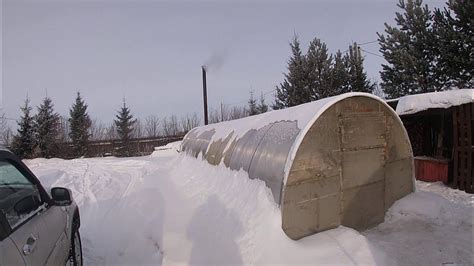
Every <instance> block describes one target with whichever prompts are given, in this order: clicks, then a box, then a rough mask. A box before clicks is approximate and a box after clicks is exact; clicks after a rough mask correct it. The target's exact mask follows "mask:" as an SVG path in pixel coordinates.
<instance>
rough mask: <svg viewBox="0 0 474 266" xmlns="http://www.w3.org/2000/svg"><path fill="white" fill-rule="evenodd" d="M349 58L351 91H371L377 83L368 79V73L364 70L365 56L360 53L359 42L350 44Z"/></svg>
mask: <svg viewBox="0 0 474 266" xmlns="http://www.w3.org/2000/svg"><path fill="white" fill-rule="evenodd" d="M347 60H348V66H349V87H350V91H358V92H368V93H371V92H372V90H373V89H374V87H375V84H374V83H372V82H370V81H369V80H368V79H367V73H365V71H364V58H363V57H362V55H361V53H360V47H359V46H358V45H357V43H354V44H353V45H350V46H349V55H348V57H347Z"/></svg>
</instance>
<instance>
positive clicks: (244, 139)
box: [181, 93, 414, 239]
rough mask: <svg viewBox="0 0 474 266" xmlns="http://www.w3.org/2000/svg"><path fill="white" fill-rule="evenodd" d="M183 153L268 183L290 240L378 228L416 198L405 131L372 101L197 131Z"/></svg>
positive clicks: (348, 100) (301, 109)
mask: <svg viewBox="0 0 474 266" xmlns="http://www.w3.org/2000/svg"><path fill="white" fill-rule="evenodd" d="M181 151H183V152H186V153H187V154H189V155H192V156H194V157H201V158H203V160H206V161H207V162H208V163H210V164H213V165H218V164H223V165H225V166H226V167H228V168H230V169H233V170H239V169H243V170H244V171H246V172H247V173H248V175H249V177H250V178H251V179H254V178H258V179H261V180H263V181H264V182H265V183H266V185H267V186H268V187H269V188H270V189H271V191H272V193H273V197H274V199H275V202H276V203H277V204H279V206H280V208H281V213H282V228H283V230H284V232H285V233H286V234H287V235H288V236H289V237H290V238H292V239H299V238H302V237H304V236H308V235H311V234H313V233H316V232H320V231H324V230H327V229H331V228H334V227H337V226H339V225H344V226H347V227H351V228H354V229H357V230H363V229H366V228H369V227H371V226H374V225H376V224H378V223H380V222H382V221H383V220H384V215H385V212H386V210H387V209H388V208H389V207H390V206H391V205H392V204H393V203H394V202H395V201H396V200H398V199H400V198H402V197H403V196H405V195H407V194H408V193H410V192H412V191H413V190H414V183H413V182H414V181H413V155H412V151H411V146H410V141H409V139H408V137H407V134H406V131H405V128H404V127H403V124H402V123H401V121H400V119H399V117H398V116H397V114H396V113H395V112H394V111H393V110H392V109H391V108H390V107H389V106H388V105H387V104H386V103H385V102H384V101H382V100H381V99H379V98H378V97H376V96H373V95H371V94H366V93H346V94H342V95H339V96H335V97H330V98H325V99H322V100H319V101H315V102H310V103H307V104H302V105H299V106H295V107H291V108H287V109H284V110H277V111H272V112H268V113H264V114H261V115H256V116H252V117H247V118H243V119H239V120H233V121H227V122H222V123H218V124H212V125H207V126H202V127H197V128H194V129H193V130H191V131H190V132H189V133H188V134H187V135H186V136H185V137H184V140H183V142H182V144H181Z"/></svg>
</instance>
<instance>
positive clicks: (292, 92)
mask: <svg viewBox="0 0 474 266" xmlns="http://www.w3.org/2000/svg"><path fill="white" fill-rule="evenodd" d="M290 47H291V52H292V56H291V57H290V59H289V61H288V73H286V74H284V75H285V79H284V80H283V82H282V83H281V84H280V86H277V88H276V94H275V103H274V105H273V108H274V109H282V108H286V107H290V106H295V105H298V104H302V103H306V102H309V101H311V93H310V91H309V87H308V83H307V77H308V75H307V67H306V59H305V56H304V55H303V53H302V52H301V48H300V42H299V41H298V37H297V36H294V38H293V41H292V42H291V43H290Z"/></svg>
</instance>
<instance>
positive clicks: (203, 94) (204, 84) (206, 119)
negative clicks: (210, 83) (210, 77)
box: [201, 66, 209, 125]
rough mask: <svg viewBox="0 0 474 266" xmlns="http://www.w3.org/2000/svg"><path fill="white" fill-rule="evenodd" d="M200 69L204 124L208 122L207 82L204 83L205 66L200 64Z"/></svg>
mask: <svg viewBox="0 0 474 266" xmlns="http://www.w3.org/2000/svg"><path fill="white" fill-rule="evenodd" d="M201 69H202V96H203V98H204V125H207V124H209V120H208V116H207V83H206V66H201Z"/></svg>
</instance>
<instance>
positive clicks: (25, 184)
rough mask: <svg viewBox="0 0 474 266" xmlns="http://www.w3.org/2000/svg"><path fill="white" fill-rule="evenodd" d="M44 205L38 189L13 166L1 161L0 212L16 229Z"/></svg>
mask: <svg viewBox="0 0 474 266" xmlns="http://www.w3.org/2000/svg"><path fill="white" fill-rule="evenodd" d="M41 205H42V201H41V197H40V194H39V190H38V187H37V186H36V185H35V184H33V183H31V182H30V180H28V179H27V178H26V177H25V176H24V175H23V173H21V172H20V171H19V170H18V169H17V168H16V167H15V166H14V165H13V164H11V163H10V162H7V161H0V211H1V212H3V213H4V214H5V217H6V218H7V221H8V223H9V224H10V226H11V228H13V229H14V228H16V227H17V226H19V225H20V224H21V223H22V222H23V221H25V220H26V219H28V218H29V217H30V216H31V215H33V214H34V213H36V211H37V210H38V209H39V207H40V206H41Z"/></svg>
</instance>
